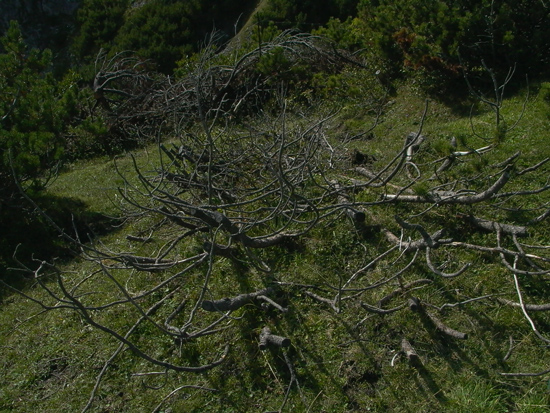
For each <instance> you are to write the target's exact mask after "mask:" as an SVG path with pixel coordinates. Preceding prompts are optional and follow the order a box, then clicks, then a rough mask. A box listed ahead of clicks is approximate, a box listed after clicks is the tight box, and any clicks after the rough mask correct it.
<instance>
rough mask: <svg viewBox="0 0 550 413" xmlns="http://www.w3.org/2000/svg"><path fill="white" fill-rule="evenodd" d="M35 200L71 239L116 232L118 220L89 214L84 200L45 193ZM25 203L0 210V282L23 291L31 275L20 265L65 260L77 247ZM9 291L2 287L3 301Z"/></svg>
mask: <svg viewBox="0 0 550 413" xmlns="http://www.w3.org/2000/svg"><path fill="white" fill-rule="evenodd" d="M34 201H35V202H36V204H37V205H38V207H39V208H40V209H41V210H42V211H43V212H45V213H46V214H47V215H48V216H49V217H50V218H51V219H52V220H53V221H54V222H55V223H56V224H57V225H58V226H59V227H60V228H61V229H62V230H63V231H64V233H65V234H67V235H69V236H70V237H75V235H76V234H78V236H79V237H80V239H82V240H87V239H90V238H94V237H96V236H98V235H104V234H107V233H109V232H111V231H113V230H115V229H116V227H115V225H114V224H115V223H117V222H118V220H116V219H114V218H110V217H106V216H104V215H102V214H100V213H98V212H94V211H90V210H89V209H88V207H87V205H86V204H85V203H84V202H82V201H79V200H76V199H70V198H62V197H55V196H51V195H42V194H40V195H39V196H36V197H35V198H34ZM23 202H24V201H21V203H20V205H17V206H12V205H2V208H1V209H0V225H1V226H2V236H1V237H0V279H1V280H2V281H3V282H4V283H6V284H8V285H10V286H12V287H14V288H17V289H22V288H24V287H25V285H26V284H27V282H28V279H29V278H28V276H29V273H28V272H24V271H20V270H18V269H20V268H21V264H23V265H25V266H27V267H28V268H30V269H36V268H37V267H38V265H39V264H40V262H41V261H52V260H54V259H55V260H58V261H63V260H67V259H69V258H72V257H74V255H75V253H76V248H75V247H76V246H75V245H71V243H70V242H69V241H68V240H67V239H65V238H64V237H63V236H61V234H60V233H59V232H58V230H56V229H55V228H54V227H53V226H52V225H51V224H50V223H49V222H47V220H46V219H45V218H44V217H43V216H42V215H41V214H40V213H39V212H38V211H37V210H35V209H34V208H33V207H32V206H30V205H28V204H24V203H23ZM18 261H19V262H18ZM6 292H7V288H2V287H0V299H2V297H3V296H4V295H5V294H6Z"/></svg>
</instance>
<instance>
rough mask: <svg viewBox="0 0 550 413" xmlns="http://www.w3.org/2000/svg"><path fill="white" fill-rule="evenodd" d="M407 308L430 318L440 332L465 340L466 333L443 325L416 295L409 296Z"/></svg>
mask: <svg viewBox="0 0 550 413" xmlns="http://www.w3.org/2000/svg"><path fill="white" fill-rule="evenodd" d="M408 303H409V308H410V309H411V310H412V311H414V312H417V313H420V314H421V315H424V316H426V317H428V318H429V319H430V321H431V322H432V323H433V325H434V326H435V327H436V328H437V329H438V330H439V331H441V332H442V333H444V334H446V335H448V336H450V337H453V338H457V339H460V340H465V339H466V338H468V334H466V333H462V332H460V331H457V330H454V329H452V328H451V327H449V326H447V325H445V324H444V323H443V322H442V321H441V320H440V319H439V318H437V317H436V316H435V315H433V314H432V313H430V312H429V311H426V309H425V308H424V306H423V305H422V302H421V301H420V300H419V299H418V298H416V297H411V298H409V301H408Z"/></svg>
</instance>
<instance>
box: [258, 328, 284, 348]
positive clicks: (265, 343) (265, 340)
mask: <svg viewBox="0 0 550 413" xmlns="http://www.w3.org/2000/svg"><path fill="white" fill-rule="evenodd" d="M269 346H273V347H288V346H290V339H289V338H287V337H281V336H276V335H274V334H271V330H270V329H269V327H264V328H262V332H261V333H260V343H259V347H260V350H266V349H267V348H268V347H269Z"/></svg>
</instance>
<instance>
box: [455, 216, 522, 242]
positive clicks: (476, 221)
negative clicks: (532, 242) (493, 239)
mask: <svg viewBox="0 0 550 413" xmlns="http://www.w3.org/2000/svg"><path fill="white" fill-rule="evenodd" d="M459 217H460V218H462V219H464V220H466V221H467V222H469V223H471V224H473V225H474V226H476V227H477V228H480V229H483V230H485V231H491V232H500V233H502V234H507V235H515V236H516V237H527V236H529V233H528V232H527V228H525V227H522V226H519V225H510V224H502V223H500V222H495V221H490V220H488V219H483V218H478V217H474V216H473V215H466V214H459Z"/></svg>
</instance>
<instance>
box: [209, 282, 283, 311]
mask: <svg viewBox="0 0 550 413" xmlns="http://www.w3.org/2000/svg"><path fill="white" fill-rule="evenodd" d="M272 293H273V288H271V287H269V288H265V289H263V290H259V291H255V292H253V293H248V294H239V295H238V296H236V297H233V298H221V299H219V300H204V301H203V302H202V304H201V307H202V309H203V310H205V311H222V312H224V311H235V310H238V309H239V308H241V307H242V306H244V305H246V304H249V303H251V302H253V301H254V300H256V299H258V298H260V297H265V296H267V295H270V294H272Z"/></svg>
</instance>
